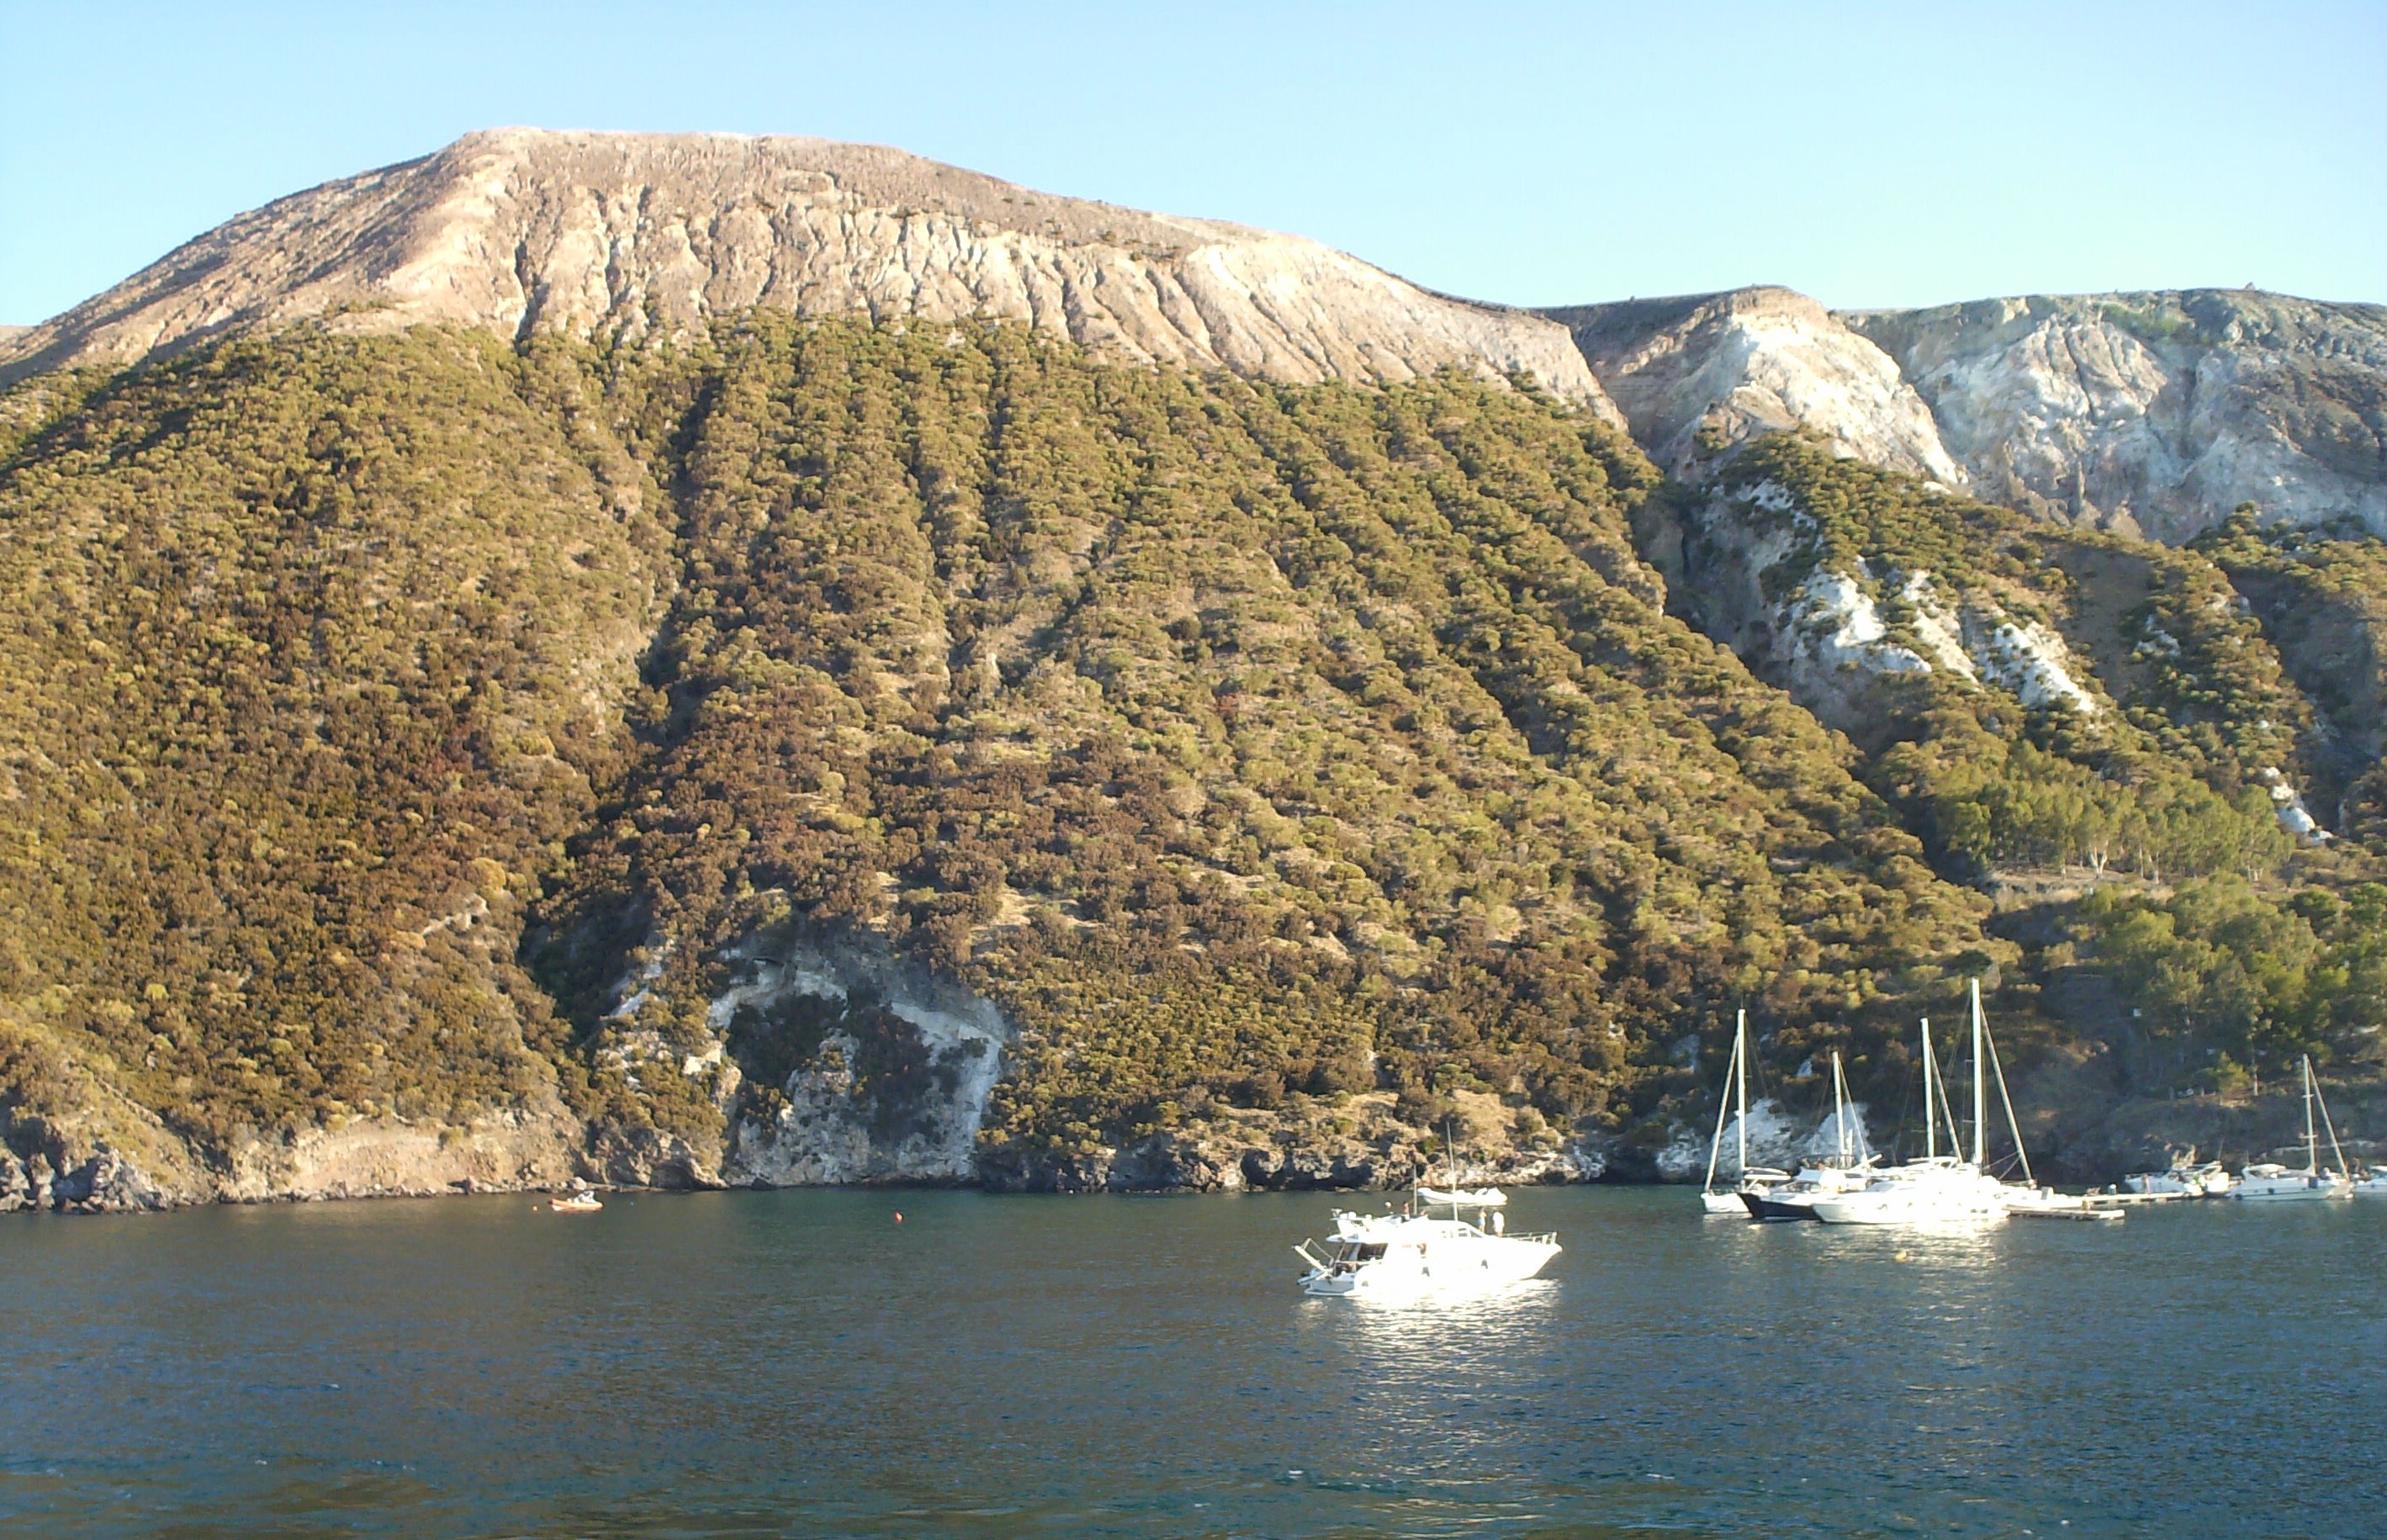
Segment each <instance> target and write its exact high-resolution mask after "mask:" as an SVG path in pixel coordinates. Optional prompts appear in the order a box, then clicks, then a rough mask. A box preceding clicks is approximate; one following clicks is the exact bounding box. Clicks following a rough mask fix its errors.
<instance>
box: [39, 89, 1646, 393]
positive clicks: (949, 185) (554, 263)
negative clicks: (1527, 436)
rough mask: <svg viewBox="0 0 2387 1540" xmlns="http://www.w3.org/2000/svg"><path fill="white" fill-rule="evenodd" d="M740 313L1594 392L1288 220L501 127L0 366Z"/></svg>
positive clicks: (840, 150) (1241, 364)
mask: <svg viewBox="0 0 2387 1540" xmlns="http://www.w3.org/2000/svg"><path fill="white" fill-rule="evenodd" d="M750 307H761V308H764V309H785V310H792V311H795V312H797V313H799V314H803V315H829V316H834V315H851V314H854V313H857V312H858V313H861V314H865V315H868V316H871V317H874V318H877V319H881V320H887V319H892V318H895V317H900V316H918V317H921V318H923V319H926V320H931V321H953V320H958V319H962V318H965V317H969V316H975V315H985V316H990V317H994V318H999V319H1004V320H1017V321H1027V322H1032V323H1033V324H1035V325H1036V326H1038V327H1040V328H1042V329H1044V330H1048V331H1052V332H1054V333H1055V334H1058V335H1067V336H1068V337H1070V338H1071V339H1073V340H1075V341H1077V342H1080V343H1082V344H1084V345H1086V346H1088V347H1093V348H1095V349H1097V350H1098V351H1101V352H1103V353H1104V354H1105V356H1109V357H1117V358H1125V359H1131V360H1138V361H1160V362H1168V363H1176V364H1182V365H1186V366H1190V367H1193V368H1225V369H1230V370H1232V371H1234V372H1238V373H1242V374H1245V375H1250V376H1255V377H1258V378H1265V379H1273V380H1285V381H1292V382H1295V383H1308V382H1314V381H1318V380H1324V379H1353V380H1403V379H1409V378H1412V377H1415V376H1417V375H1419V374H1422V373H1429V372H1433V371H1434V370H1436V369H1439V368H1444V367H1449V366H1456V367H1459V368H1462V369H1468V370H1471V371H1474V372H1482V373H1484V374H1487V375H1491V376H1504V375H1508V374H1511V373H1525V374H1531V375H1533V376H1535V378H1537V379H1539V380H1541V381H1542V382H1543V384H1544V385H1545V386H1546V387H1547V388H1548V389H1550V390H1552V391H1554V392H1556V393H1557V394H1559V395H1560V396H1563V397H1566V398H1571V399H1575V400H1581V401H1585V402H1588V403H1591V404H1593V405H1594V406H1595V407H1598V406H1600V405H1601V404H1602V402H1603V399H1604V398H1602V397H1601V395H1600V392H1599V387H1598V385H1597V384H1596V383H1594V382H1593V380H1592V378H1591V374H1590V372H1589V371H1588V370H1586V369H1585V367H1584V365H1583V360H1582V359H1581V358H1580V357H1579V356H1578V355H1577V354H1576V353H1575V351H1574V349H1573V348H1572V346H1570V345H1569V343H1568V341H1567V338H1566V335H1565V334H1564V333H1563V332H1562V331H1560V329H1559V328H1558V327H1556V326H1554V325H1552V324H1551V323H1549V322H1546V321H1543V320H1541V319H1539V318H1537V317H1535V316H1533V315H1531V314H1529V313H1526V312H1522V311H1513V310H1504V309H1495V308H1491V307H1485V306H1478V305H1471V304H1468V303H1466V302H1464V301H1460V300H1454V299H1448V298H1446V297H1441V296H1438V295H1432V294H1428V293H1426V292H1425V291H1423V290H1421V289H1419V288H1416V287H1414V286H1413V285H1411V284H1405V283H1403V282H1402V281H1401V280H1399V279H1397V278H1395V277H1393V276H1392V275H1391V274H1389V273H1386V272H1383V271H1379V270H1378V269H1375V268H1371V267H1370V266H1368V265H1367V264H1366V263H1364V262H1360V261H1358V260H1356V259H1353V258H1350V257H1346V256H1345V255H1343V254H1342V253H1340V252H1337V251H1332V250H1329V249H1328V248H1326V247H1324V246H1319V245H1318V244H1316V243H1315V242H1311V241H1306V240H1302V239H1300V238H1298V237H1296V236H1291V235H1278V234H1269V233H1268V232H1265V231H1257V230H1250V229H1245V228H1244V227H1243V226H1240V225H1231V224H1226V223H1222V222H1219V221H1212V220H1190V219H1178V218H1173V217H1170V216H1166V215H1157V214H1143V213H1138V212H1136V211H1134V210H1132V209H1127V208H1113V207H1111V206H1110V205H1108V204H1100V203H1088V202H1084V201H1081V200H1079V199H1075V198H1062V197H1054V196H1049V195H1046V194H1042V193H1035V192H1030V191H1029V190H1028V189H1027V188H1024V187H1016V186H1013V185H1012V184H1010V183H1004V182H998V181H996V180H994V179H993V178H991V177H987V176H981V175H979V174H978V173H976V172H973V171H965V170H958V169H957V168H954V167H951V166H942V165H939V164H937V163H936V162H934V161H930V160H923V159H920V158H917V157H916V156H909V155H905V154H903V153H902V152H901V151H897V150H890V149H883V148H879V147H878V146H875V145H846V144H839V143H835V142H833V141H829V140H821V139H795V138H761V139H750V138H740V137H737V136H734V135H728V134H623V133H549V132H543V131H537V130H529V129H505V130H498V131H493V132H488V133H473V134H468V135H466V136H465V137H464V138H462V139H460V140H458V141H457V142H456V143H455V144H453V145H448V147H447V148H446V149H443V150H441V151H439V152H438V153H437V154H436V155H432V156H428V157H426V158H423V159H421V160H414V161H409V162H407V163H405V164H403V165H398V166H392V167H388V168H386V169H385V170H377V171H369V172H367V173H365V174H364V175H361V176H356V177H348V178H346V179H343V180H341V181H338V182H332V183H325V184H323V185H322V186H321V187H317V188H314V189H312V190H310V191H309V192H305V193H300V194H297V195H296V196H291V197H286V198H283V199H281V200H279V201H278V202H275V203H272V204H270V205H268V206H267V207H266V208H260V209H258V210H256V211H255V212H253V213H249V214H245V215H243V216H241V217H240V218H238V219H236V220H234V221H231V222H230V223H228V224H225V225H222V226H221V227H219V228H218V229H216V230H212V231H210V232H208V234H205V235H202V236H200V237H199V238H198V239H197V240H196V241H193V242H191V243H190V244H189V245H187V246H183V247H182V248H180V249H179V250H177V251H174V252H172V253H170V254H169V255H168V256H167V257H166V258H164V259H162V260H160V261H158V262H157V263H156V264H154V265H152V266H151V267H149V268H147V269H145V270H144V271H141V272H139V273H136V274H135V275H133V277H132V278H130V279H127V280H126V281H125V282H124V283H122V284H119V285H117V286H116V287H115V288H113V289H110V290H108V291H107V293H105V294H102V295H99V296H97V297H94V298H92V299H90V300H87V301H85V302H84V303H83V304H82V305H79V306H77V307H75V308H74V309H71V310H69V311H68V312H67V313H66V314H64V315H62V316H59V317H57V318H56V319H55V320H52V321H50V322H46V323H45V324H44V325H41V326H38V327H34V328H32V329H31V330H30V331H28V332H26V333H24V334H22V335H18V336H15V337H12V338H8V339H6V340H0V381H5V380H7V379H14V378H19V377H21V376H23V375H25V374H27V373H31V372H38V371H43V370H50V369H57V368H60V367H65V366H70V365H77V364H86V363H98V364H114V363H123V362H132V361H135V360H141V359H145V358H154V357H160V356H164V355H168V354H171V353H173V352H174V351H176V350H178V349H180V348H183V347H188V346H190V345H191V344H193V343H194V342H196V341H198V340H200V339H203V338H206V337H210V336H215V335H222V334H224V333H226V332H246V331H257V330H271V329H272V328H274V327H278V326H281V325H285V324H287V323H289V322H294V321H298V320H302V319H312V318H331V319H332V321H333V323H334V324H335V325H337V326H338V327H339V328H341V329H343V330H386V329H390V328H394V327H402V326H406V325H411V324H415V323H418V322H447V323H454V324H461V325H466V326H472V327H476V328H482V329H486V330H487V331H490V332H493V333H496V334H499V335H504V336H507V337H509V338H512V337H519V336H524V335H531V334H533V333H540V332H559V333H563V334H567V335H575V336H587V335H603V336H605V337H608V338H631V339H636V338H638V337H641V336H644V335H648V334H649V333H650V332H659V333H662V334H666V335H672V334H683V333H687V332H689V331H690V330H691V329H695V328H701V325H702V324H703V322H705V320H706V319H707V318H708V317H711V316H715V315H726V314H731V313H735V312H737V311H739V310H741V309H747V308H750Z"/></svg>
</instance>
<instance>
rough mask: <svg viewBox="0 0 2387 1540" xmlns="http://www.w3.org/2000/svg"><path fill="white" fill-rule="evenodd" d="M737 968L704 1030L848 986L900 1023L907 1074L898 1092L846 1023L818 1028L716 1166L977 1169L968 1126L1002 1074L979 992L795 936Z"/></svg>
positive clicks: (796, 1172)
mask: <svg viewBox="0 0 2387 1540" xmlns="http://www.w3.org/2000/svg"><path fill="white" fill-rule="evenodd" d="M743 966H744V971H745V977H744V978H742V979H741V980H740V981H739V982H738V983H736V984H734V985H732V986H731V987H730V988H729V989H728V990H726V991H724V993H723V994H722V995H721V996H720V997H718V998H716V999H715V1000H714V1002H713V1004H712V1007H711V1009H710V1010H709V1011H708V1012H707V1016H708V1017H709V1019H710V1023H711V1025H712V1027H713V1028H714V1030H715V1031H720V1032H729V1031H731V1030H732V1029H733V1028H734V1024H735V1022H736V1019H737V1016H738V1013H739V1011H740V1010H742V1009H753V1010H756V1011H768V1010H770V1009H771V1008H772V1007H773V1006H775V1005H778V1004H783V1003H785V1002H787V1001H789V1000H790V999H791V998H795V997H804V998H807V999H809V1000H810V1001H813V1002H816V1003H818V1004H820V1005H824V1006H827V1007H828V1008H829V1009H830V1010H832V1011H837V1012H839V1014H840V1015H842V1014H843V1009H842V1008H843V1007H844V1006H846V1005H847V1004H849V1003H850V1002H853V1001H855V1000H856V998H857V997H858V996H866V997H867V1001H866V1004H868V1005H870V1006H874V1007H878V1008H883V1011H884V1013H885V1015H886V1016H892V1017H894V1018H895V1019H896V1021H898V1022H900V1023H901V1024H902V1025H901V1028H900V1029H898V1030H900V1031H901V1032H902V1033H903V1035H904V1036H906V1037H908V1038H909V1040H910V1041H908V1042H905V1043H903V1045H902V1047H903V1057H905V1058H907V1059H911V1060H914V1061H916V1065H917V1067H918V1071H919V1072H918V1073H916V1074H915V1075H913V1076H911V1077H908V1082H909V1083H907V1084H906V1085H905V1086H904V1087H903V1088H902V1089H901V1090H892V1089H887V1088H882V1087H879V1086H874V1085H873V1084H871V1083H870V1079H869V1077H868V1076H867V1074H866V1073H865V1066H866V1064H867V1061H868V1051H867V1050H866V1048H865V1044H864V1042H863V1041H862V1040H861V1038H860V1037H858V1036H857V1035H856V1032H857V1031H858V1030H877V1031H882V1032H883V1031H885V1030H887V1029H888V1024H887V1023H886V1022H885V1021H883V1020H881V1021H878V1022H875V1023H863V1022H856V1023H855V1024H854V1027H853V1029H848V1028H847V1027H845V1026H843V1025H834V1026H829V1027H827V1029H825V1030H823V1031H821V1032H820V1034H819V1041H818V1043H817V1045H815V1047H814V1049H813V1051H812V1052H811V1053H810V1054H807V1055H806V1056H805V1058H804V1060H803V1062H802V1063H800V1064H798V1065H797V1066H796V1067H795V1068H794V1069H793V1071H792V1072H791V1073H790V1074H789V1076H788V1079H787V1081H786V1083H785V1084H783V1085H781V1086H779V1087H778V1088H777V1089H778V1091H779V1092H781V1094H782V1095H783V1097H784V1098H785V1103H786V1105H783V1106H780V1107H778V1108H777V1109H776V1110H775V1111H773V1112H772V1113H770V1114H769V1115H768V1116H767V1117H762V1116H755V1115H754V1114H752V1113H751V1112H747V1113H741V1114H740V1115H739V1117H738V1119H737V1122H736V1124H735V1127H734V1130H733V1137H732V1140H731V1145H730V1150H729V1154H728V1156H727V1158H726V1160H725V1162H724V1165H723V1172H724V1176H725V1178H726V1180H730V1181H733V1182H745V1183H761V1184H764V1185H767V1186H772V1187H797V1186H814V1185H822V1184H832V1183H842V1182H854V1181H960V1180H968V1179H970V1178H972V1177H974V1176H975V1175H976V1174H977V1159H978V1132H979V1126H980V1125H981V1123H982V1122H983V1121H984V1119H985V1116H986V1106H987V1099H988V1097H989V1096H991V1094H992V1093H993V1091H994V1084H995V1081H996V1079H998V1078H999V1077H1000V1076H1001V1075H1002V1072H1003V1052H1004V1045H1005V1044H1006V1043H1008V1042H1009V1041H1010V1040H1011V1029H1010V1027H1009V1025H1008V1024H1007V1023H1006V1022H1005V1021H1004V1018H1003V1015H1002V1013H1001V1012H1000V1011H998V1010H996V1009H995V1007H994V1006H993V1005H992V1004H991V1003H990V1002H988V1001H986V1000H984V999H982V998H980V997H979V996H978V995H976V994H973V993H970V992H969V991H966V990H962V989H959V988H958V987H954V986H949V985H941V984H939V983H938V982H936V981H934V980H931V979H928V978H925V977H923V976H921V975H919V974H918V973H916V971H915V970H911V969H907V968H903V967H900V966H895V965H894V964H892V963H891V962H890V960H888V959H884V958H880V957H878V956H876V955H871V954H865V953H863V952H862V951H860V950H858V949H855V948H832V947H820V946H798V947H795V948H793V949H791V950H789V951H787V952H785V953H783V954H782V955H780V956H777V957H776V958H764V957H760V956H755V957H749V958H747V959H745V960H744V963H743Z"/></svg>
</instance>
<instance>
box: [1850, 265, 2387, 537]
mask: <svg viewBox="0 0 2387 1540" xmlns="http://www.w3.org/2000/svg"><path fill="white" fill-rule="evenodd" d="M1840 319H1841V320H1843V321H1845V322H1848V324H1849V325H1850V328H1852V329H1853V330H1855V331H1857V332H1859V333H1862V334H1863V335H1865V336H1867V337H1869V338H1871V339H1872V340H1873V341H1875V342H1876V343H1878V344H1880V345H1881V347H1882V348H1883V349H1884V350H1885V351H1886V352H1888V354H1889V356H1890V357H1892V358H1894V359H1896V360H1898V363H1899V367H1900V370H1901V373H1902V374H1903V376H1904V377H1905V379H1906V381H1907V383H1908V384H1910V385H1913V387H1914V389H1915V390H1916V391H1917V392H1919V393H1920V394H1921V395H1922V397H1923V398H1924V399H1925V400H1926V401H1927V402H1929V403H1930V406H1931V410H1932V415H1933V417H1934V418H1935V419H1936V420H1937V422H1938V423H1939V435H1940V438H1941V441H1942V442H1943V443H1945V444H1946V445H1947V447H1948V449H1949V451H1950V452H1951V454H1953V455H1954V456H1955V457H1956V458H1957V459H1958V460H1960V461H1963V462H1964V468H1965V471H1966V473H1967V474H1968V475H1969V476H1970V478H1971V481H1972V489H1973V491H1974V493H1975V494H1976V495H1977V496H1979V497H1983V498H1986V499H1989V500H1990V501H1992V502H2002V503H2007V504H2010V505H2012V506H2014V507H2018V508H2024V509H2027V510H2030V511H2036V512H2040V513H2042V514H2045V515H2048V516H2051V517H2058V518H2063V519H2065V520H2067V521H2073V522H2080V523H2089V524H2101V525H2109V526H2114V527H2119V528H2123V529H2126V530H2130V531H2134V532H2137V533H2142V534H2144V535H2147V536H2152V537H2153V538H2155V539H2160V540H2166V541H2181V540H2186V539H2188V538H2190V537H2191V536H2194V535H2196V534H2197V533H2199V532H2200V531H2202V530H2204V529H2205V528H2207V527H2209V526H2210V525H2212V524H2216V523H2217V522H2219V520H2221V519H2222V518H2223V517H2225V516H2227V515H2228V513H2229V511H2230V510H2231V509H2233V508H2235V507H2237V506H2238V504H2240V503H2242V502H2254V503H2255V504H2257V505H2259V506H2260V507H2261V508H2262V509H2263V511H2264V512H2265V514H2266V515H2267V516H2269V517H2273V518H2280V519H2286V520H2290V521H2292V522H2295V523H2300V524H2325V523H2329V522H2331V521H2334V520H2340V519H2346V520H2353V521H2355V522H2358V523H2360V524H2364V525H2366V526H2368V528H2369V529H2371V530H2372V531H2373V532H2375V533H2382V534H2387V415H2382V412H2381V400H2382V398H2387V308H2382V307H2381V306H2376V305H2332V304H2323V303H2319V302H2317V301H2313V300H2305V299H2295V298H2291V297H2286V296H2283V295H2273V294H2263V293H2260V292H2256V291H2253V290H2229V289H2201V290H2191V291H2187V292H2179V293H2150V294H2108V295H2082V296H2072V297H2055V298H2050V297H2030V298H2023V299H1991V300H1983V301H1980V302H1978V303H1976V304H1969V305H1948V306H1942V307H1939V308H1938V309H1926V310H1903V311H1854V312H1849V313H1846V314H1844V315H1843V316H1842V317H1841V318H1840Z"/></svg>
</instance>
